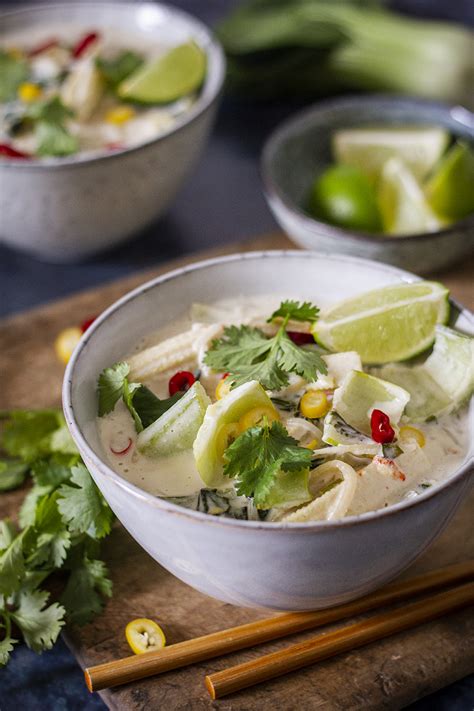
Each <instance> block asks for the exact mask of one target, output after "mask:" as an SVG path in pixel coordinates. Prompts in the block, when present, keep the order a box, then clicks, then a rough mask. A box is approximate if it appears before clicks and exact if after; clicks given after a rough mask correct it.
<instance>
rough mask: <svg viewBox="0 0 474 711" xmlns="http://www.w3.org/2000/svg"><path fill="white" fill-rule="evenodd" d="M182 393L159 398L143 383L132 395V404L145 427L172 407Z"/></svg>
mask: <svg viewBox="0 0 474 711" xmlns="http://www.w3.org/2000/svg"><path fill="white" fill-rule="evenodd" d="M183 395H184V393H182V392H178V393H175V394H174V395H172V396H171V397H168V398H165V399H163V400H160V398H158V397H156V395H155V393H153V392H152V391H151V390H149V389H148V388H147V387H146V386H145V385H140V386H139V387H138V388H137V389H136V390H135V391H134V393H133V395H132V406H133V409H134V410H135V412H136V413H137V415H138V417H139V418H140V421H141V424H142V425H143V427H144V428H145V427H148V425H151V424H152V423H153V422H155V421H156V420H157V419H158V418H159V417H161V416H162V415H163V414H164V413H165V412H166V411H167V410H169V409H170V407H173V405H174V404H175V403H177V402H178V400H180V399H181V398H182V397H183Z"/></svg>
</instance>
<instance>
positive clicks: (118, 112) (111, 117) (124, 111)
mask: <svg viewBox="0 0 474 711" xmlns="http://www.w3.org/2000/svg"><path fill="white" fill-rule="evenodd" d="M134 116H135V111H134V109H132V107H131V106H116V107H115V108H114V109H110V111H107V113H106V115H105V120H106V121H107V123H113V124H114V125H115V126H121V125H122V124H123V123H127V121H130V119H132V118H133V117H134Z"/></svg>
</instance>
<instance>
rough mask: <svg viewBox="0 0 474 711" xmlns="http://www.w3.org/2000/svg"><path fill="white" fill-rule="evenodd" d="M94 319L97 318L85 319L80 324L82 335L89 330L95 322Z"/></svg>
mask: <svg viewBox="0 0 474 711" xmlns="http://www.w3.org/2000/svg"><path fill="white" fill-rule="evenodd" d="M96 318H97V316H90V317H89V318H86V319H85V320H84V321H83V322H82V323H81V325H80V326H79V328H80V329H81V331H82V333H85V332H86V331H87V329H88V328H89V326H90V325H91V324H93V323H94V321H95V320H96Z"/></svg>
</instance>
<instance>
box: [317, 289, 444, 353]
mask: <svg viewBox="0 0 474 711" xmlns="http://www.w3.org/2000/svg"><path fill="white" fill-rule="evenodd" d="M448 316H449V303H448V290H447V289H446V288H445V287H444V286H443V285H442V284H439V283H438V282H429V281H419V282H414V283H412V284H396V285H395V286H387V287H383V288H381V289H375V290H373V291H369V292H366V293H365V294H361V296H356V297H355V298H353V299H348V300H346V301H343V302H342V303H340V304H337V305H336V306H333V307H332V308H330V309H329V310H327V311H326V312H324V313H322V314H321V317H320V319H319V320H318V321H316V323H315V324H314V326H313V334H314V337H315V339H316V340H317V341H318V343H320V344H321V345H322V346H324V347H325V348H327V349H328V350H331V351H357V353H359V355H360V357H361V360H362V362H363V363H366V364H376V363H389V362H390V361H400V360H406V359H408V358H411V357H413V356H415V355H418V354H419V353H422V352H423V351H424V350H425V349H426V348H429V346H431V344H432V343H433V341H434V337H435V326H436V324H438V323H446V321H447V319H448Z"/></svg>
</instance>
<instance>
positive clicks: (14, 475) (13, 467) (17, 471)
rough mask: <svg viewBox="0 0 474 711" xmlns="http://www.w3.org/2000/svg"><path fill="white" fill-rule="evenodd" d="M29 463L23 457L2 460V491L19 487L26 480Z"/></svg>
mask: <svg viewBox="0 0 474 711" xmlns="http://www.w3.org/2000/svg"><path fill="white" fill-rule="evenodd" d="M27 471H28V465H27V464H25V463H24V462H22V461H21V459H4V460H3V461H0V491H10V490H11V489H17V488H18V487H19V486H21V484H23V482H24V481H25V477H26V472H27Z"/></svg>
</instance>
